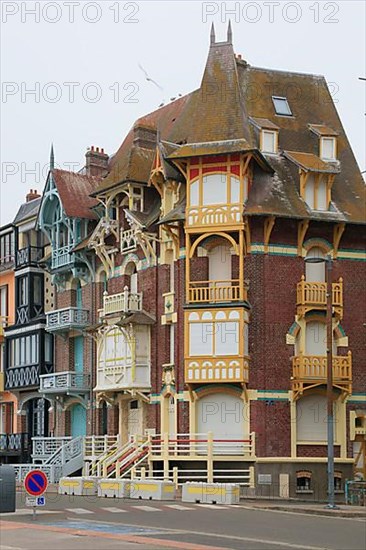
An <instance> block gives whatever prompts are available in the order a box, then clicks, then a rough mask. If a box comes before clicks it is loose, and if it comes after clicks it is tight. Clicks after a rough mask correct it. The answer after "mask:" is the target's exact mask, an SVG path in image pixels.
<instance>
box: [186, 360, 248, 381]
mask: <svg viewBox="0 0 366 550" xmlns="http://www.w3.org/2000/svg"><path fill="white" fill-rule="evenodd" d="M184 374H185V376H184V380H185V382H186V383H188V384H196V383H203V382H204V383H210V382H241V383H243V382H244V383H247V382H248V380H249V357H220V358H218V357H205V358H194V359H192V358H186V359H185V373H184Z"/></svg>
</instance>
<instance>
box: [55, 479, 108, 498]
mask: <svg viewBox="0 0 366 550" xmlns="http://www.w3.org/2000/svg"><path fill="white" fill-rule="evenodd" d="M97 481H98V480H97V479H96V478H93V477H62V478H61V479H60V481H59V485H58V492H59V494H60V495H77V496H86V495H96V494H97V492H98V486H97Z"/></svg>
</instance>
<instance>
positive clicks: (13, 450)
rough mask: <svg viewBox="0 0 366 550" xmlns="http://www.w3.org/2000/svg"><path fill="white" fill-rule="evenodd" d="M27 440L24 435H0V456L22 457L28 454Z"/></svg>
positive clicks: (26, 436)
mask: <svg viewBox="0 0 366 550" xmlns="http://www.w3.org/2000/svg"><path fill="white" fill-rule="evenodd" d="M28 446H29V440H28V434H26V433H6V434H0V454H3V455H6V454H9V455H22V454H23V453H25V452H28Z"/></svg>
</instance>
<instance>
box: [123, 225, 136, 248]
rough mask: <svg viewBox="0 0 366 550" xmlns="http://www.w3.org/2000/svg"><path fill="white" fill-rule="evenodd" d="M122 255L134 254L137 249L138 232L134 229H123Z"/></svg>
mask: <svg viewBox="0 0 366 550" xmlns="http://www.w3.org/2000/svg"><path fill="white" fill-rule="evenodd" d="M120 247H121V254H127V253H128V252H133V251H134V250H136V248H137V241H136V232H135V230H134V229H126V230H125V231H124V230H123V229H122V230H121V232H120Z"/></svg>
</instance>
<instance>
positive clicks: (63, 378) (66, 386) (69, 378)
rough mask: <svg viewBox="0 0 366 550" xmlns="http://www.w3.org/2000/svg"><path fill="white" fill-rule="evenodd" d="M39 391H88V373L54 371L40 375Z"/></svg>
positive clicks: (69, 392)
mask: <svg viewBox="0 0 366 550" xmlns="http://www.w3.org/2000/svg"><path fill="white" fill-rule="evenodd" d="M39 391H40V393H43V394H51V393H53V394H58V395H60V394H66V395H69V394H80V393H88V392H89V391H90V374H85V373H82V372H81V373H79V372H72V371H66V372H55V373H54V374H43V375H41V376H40V388H39Z"/></svg>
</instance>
